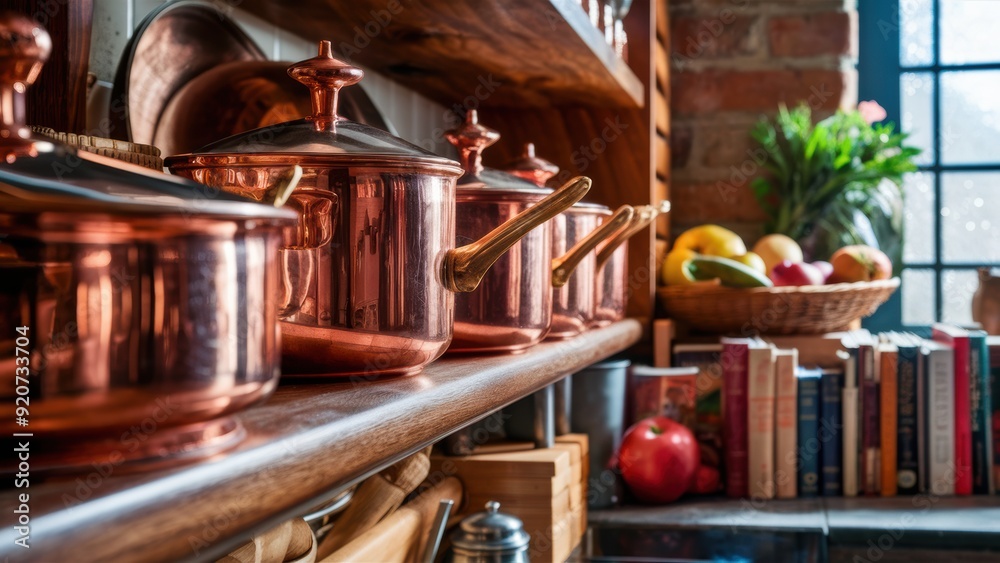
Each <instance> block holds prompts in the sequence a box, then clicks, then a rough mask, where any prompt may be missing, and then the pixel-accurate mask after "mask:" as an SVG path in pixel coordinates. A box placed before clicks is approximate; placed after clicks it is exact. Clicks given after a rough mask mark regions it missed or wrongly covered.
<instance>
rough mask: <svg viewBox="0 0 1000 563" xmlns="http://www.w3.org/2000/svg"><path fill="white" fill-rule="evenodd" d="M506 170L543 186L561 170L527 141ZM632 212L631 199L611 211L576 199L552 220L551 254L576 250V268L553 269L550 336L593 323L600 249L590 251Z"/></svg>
mask: <svg viewBox="0 0 1000 563" xmlns="http://www.w3.org/2000/svg"><path fill="white" fill-rule="evenodd" d="M506 170H507V172H509V173H510V174H513V175H515V176H518V177H519V178H523V179H525V180H527V181H529V182H532V183H533V184H535V185H537V186H539V187H542V186H544V185H545V183H546V182H548V180H549V179H550V178H552V176H554V175H555V174H557V173H558V172H559V167H558V166H556V165H555V164H553V163H551V162H549V161H547V160H545V159H543V158H539V157H538V156H537V155H536V154H535V145H534V144H533V143H527V144H525V146H524V151H523V152H522V154H521V156H520V157H519V158H518V159H516V160H514V161H513V162H511V163H509V164H508V165H507V167H506ZM633 215H634V210H633V209H632V207H631V206H628V205H625V206H622V207H621V208H619V209H618V210H617V211H616V212H615V214H614V215H612V213H611V210H610V209H609V208H608V207H607V206H604V205H596V204H592V203H584V202H578V203H576V204H575V205H574V206H573V207H571V208H569V209H567V210H566V211H564V212H563V213H561V214H559V215H558V216H557V217H556V218H555V219H553V220H552V254H553V255H554V256H562V255H563V254H564V253H569V254H568V255H569V256H576V259H577V261H578V263H577V264H576V268H575V270H567V269H566V268H565V267H562V268H561V269H557V270H554V271H553V284H552V285H553V289H552V292H553V293H552V324H551V328H550V330H549V333H548V335H547V336H546V338H548V339H553V340H554V339H563V338H571V337H573V336H576V335H578V334H580V333H582V332H583V331H585V330H587V328H589V327H590V326H591V325H592V324H593V323H594V321H595V316H596V311H595V303H596V297H595V294H596V292H597V291H598V288H597V287H596V286H597V284H598V281H599V280H598V279H597V272H596V253H595V252H591V251H592V250H594V248H596V247H597V246H598V245H600V244H601V243H603V242H604V241H605V239H606V238H608V237H610V236H611V235H613V234H615V233H616V232H617V231H618V230H620V229H621V228H624V227H625V225H626V224H627V223H630V222H631V221H632V218H633ZM578 248H583V249H584V251H583V253H577V252H575V251H576V250H577V249H578ZM571 249H572V251H571ZM557 262H562V260H560V259H557Z"/></svg>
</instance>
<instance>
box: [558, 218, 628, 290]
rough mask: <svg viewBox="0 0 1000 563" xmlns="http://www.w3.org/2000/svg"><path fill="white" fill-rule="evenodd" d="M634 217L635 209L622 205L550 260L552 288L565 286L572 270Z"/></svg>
mask: <svg viewBox="0 0 1000 563" xmlns="http://www.w3.org/2000/svg"><path fill="white" fill-rule="evenodd" d="M633 216H635V209H633V208H632V206H631V205H623V206H621V207H619V208H618V210H617V211H615V214H614V215H612V216H611V218H610V219H608V220H607V221H605V222H604V224H603V225H601V226H600V227H598V228H596V229H594V232H592V233H590V234H589V235H587V236H585V237H583V238H582V239H580V240H579V241H577V243H576V244H574V245H573V248H571V249H569V251H568V252H566V254H563V255H562V256H560V257H559V258H553V259H552V287H562V286H564V285H566V282H568V281H569V277H570V275H572V274H573V270H575V269H576V267H577V266H579V265H580V262H581V261H582V260H583V259H584V258H585V257H586V256H587V255H588V254H590V253H591V252H593V250H594V249H595V248H597V245H599V244H601V242H602V241H604V239H606V238H608V237H610V236H611V235H612V234H614V233H615V232H616V231H618V230H620V229H621V228H622V227H624V226H625V225H626V224H628V223H629V222H630V221H632V217H633Z"/></svg>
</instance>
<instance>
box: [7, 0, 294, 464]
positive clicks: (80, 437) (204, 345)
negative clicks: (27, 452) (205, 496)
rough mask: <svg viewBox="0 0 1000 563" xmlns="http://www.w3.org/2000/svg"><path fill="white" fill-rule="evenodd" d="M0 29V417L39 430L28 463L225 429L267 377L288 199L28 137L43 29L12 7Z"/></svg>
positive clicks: (195, 438)
mask: <svg viewBox="0 0 1000 563" xmlns="http://www.w3.org/2000/svg"><path fill="white" fill-rule="evenodd" d="M0 36H2V37H3V38H4V41H0V61H2V62H0V98H2V103H0V157H2V158H0V233H2V234H3V235H4V236H3V237H2V238H0V326H2V327H3V331H4V333H3V334H2V335H0V366H4V368H3V369H4V372H5V373H9V374H10V375H11V377H10V378H8V379H5V380H4V383H3V384H2V385H0V396H2V399H3V402H4V404H5V405H7V406H6V407H5V408H6V409H8V412H7V413H6V415H5V416H4V418H3V422H0V429H2V430H3V432H5V435H6V436H10V435H11V434H12V433H15V432H30V433H33V434H34V437H33V438H32V440H33V442H32V449H31V459H32V469H39V470H42V469H56V468H63V467H70V466H89V465H90V464H101V467H104V468H107V467H111V468H117V466H118V465H120V464H122V463H124V462H126V461H140V460H142V461H146V462H148V463H150V464H152V463H158V462H160V461H161V460H162V457H163V456H171V455H173V456H176V458H180V459H182V458H188V457H197V456H203V455H209V454H212V453H214V452H217V451H219V450H220V449H222V448H225V447H228V446H230V445H233V444H234V443H235V442H236V441H238V439H239V438H240V437H241V436H242V435H243V434H244V432H243V430H242V427H240V426H239V424H238V423H237V422H235V421H234V420H233V419H231V418H228V415H230V414H232V413H234V412H237V411H239V410H241V409H244V408H246V407H248V406H250V405H253V404H256V403H259V402H261V401H263V400H264V399H265V398H267V397H268V396H269V395H270V394H271V392H272V391H273V390H274V388H275V386H276V385H277V382H278V376H279V363H278V359H279V353H278V350H279V333H278V325H277V309H278V304H277V303H276V302H275V300H276V299H277V296H278V295H279V294H280V293H281V288H280V284H281V280H280V277H279V275H278V268H277V265H278V259H277V255H278V247H279V245H280V244H281V240H282V236H283V230H284V229H285V228H288V227H289V226H290V225H293V224H294V220H295V214H294V213H292V212H290V211H287V210H281V209H276V208H275V207H273V206H271V207H268V206H264V205H260V204H257V203H254V202H250V201H247V200H245V199H243V198H237V197H233V196H229V195H227V194H221V193H214V192H213V191H212V190H207V189H206V188H205V186H199V185H197V184H194V183H192V182H189V181H182V180H179V179H176V178H171V177H169V176H167V175H164V174H162V173H153V172H149V171H146V170H144V169H141V168H138V167H133V166H130V165H127V164H122V163H119V162H117V161H113V160H110V159H106V158H104V157H100V156H96V155H91V154H89V153H85V152H77V151H76V150H75V149H74V148H72V147H69V146H67V145H63V144H61V143H59V142H57V141H53V140H51V139H46V138H44V137H35V136H33V135H32V134H30V132H28V129H27V128H26V127H25V125H24V91H25V88H26V86H28V85H30V84H31V83H32V82H33V81H34V79H35V78H36V77H37V76H38V72H39V70H40V69H41V65H42V62H43V61H44V60H45V58H46V57H47V55H48V52H49V49H50V46H51V43H50V41H49V37H48V35H47V34H46V33H45V32H44V30H42V29H40V28H39V27H37V25H36V24H34V22H32V21H31V20H28V19H26V18H23V17H19V16H9V15H8V16H2V15H0ZM285 187H286V188H287V187H291V186H290V184H289V183H288V182H286V185H285ZM277 197H279V198H280V194H279V195H278V196H277ZM22 370H23V373H22ZM29 373H30V379H29V378H28V374H29ZM15 374H17V375H18V376H23V379H22V378H18V379H15V377H14V376H15ZM15 398H17V399H19V400H20V399H23V402H22V401H19V404H20V405H23V406H25V407H26V409H25V411H26V412H25V413H23V414H22V413H20V412H19V413H17V416H18V417H23V418H24V419H26V422H25V424H19V425H15ZM29 401H30V405H29ZM28 412H30V415H29V414H28ZM11 459H13V458H11ZM95 467H97V465H95Z"/></svg>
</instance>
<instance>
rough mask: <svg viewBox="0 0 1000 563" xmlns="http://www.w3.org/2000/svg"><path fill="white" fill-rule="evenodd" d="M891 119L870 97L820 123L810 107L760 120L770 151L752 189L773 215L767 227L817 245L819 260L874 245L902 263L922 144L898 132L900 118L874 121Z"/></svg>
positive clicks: (757, 132)
mask: <svg viewBox="0 0 1000 563" xmlns="http://www.w3.org/2000/svg"><path fill="white" fill-rule="evenodd" d="M884 118H885V110H883V109H882V108H881V107H879V106H878V104H876V103H875V102H862V103H861V104H859V108H858V109H857V110H852V111H837V113H835V114H834V115H832V116H830V117H828V118H826V119H824V120H822V121H820V122H818V123H816V124H815V125H814V124H813V122H812V112H811V111H810V109H809V107H808V106H806V105H804V104H803V105H800V106H799V107H797V108H795V109H792V110H789V109H788V108H786V107H785V106H780V108H779V111H778V114H777V115H776V116H775V117H774V118H773V119H767V118H765V119H762V120H761V121H760V122H759V123H757V125H756V126H755V127H754V128H753V130H752V131H751V137H752V138H753V139H754V140H755V141H756V142H757V143H759V144H760V145H761V146H762V147H763V148H764V150H765V151H766V152H767V162H766V163H765V164H764V165H763V167H764V168H765V169H766V171H767V174H766V175H764V176H762V177H758V178H756V179H754V181H753V183H752V184H751V187H752V189H753V192H754V196H755V197H756V198H757V201H758V202H759V203H760V205H761V207H762V208H763V210H764V212H765V213H766V214H767V216H768V218H769V219H768V221H767V223H766V225H765V229H766V230H767V232H769V233H783V234H786V235H788V236H790V237H792V238H793V239H796V240H798V241H800V242H804V243H806V244H804V245H803V246H804V250H809V248H808V247H809V246H810V245H811V246H812V247H813V249H812V250H813V252H811V253H810V254H812V256H811V258H812V259H820V258H822V259H825V258H827V256H826V255H824V254H827V253H828V252H829V251H832V250H835V249H836V248H839V247H840V246H845V245H847V244H868V245H873V242H874V243H875V244H874V245H875V246H881V247H882V250H883V251H885V252H886V253H887V254H889V256H890V257H892V258H893V262H896V263H898V261H899V257H900V254H901V246H902V245H901V239H902V213H901V206H902V190H901V184H902V181H903V175H904V174H905V173H907V172H912V171H914V170H916V169H917V167H916V165H915V164H914V162H913V157H915V156H916V155H917V154H919V153H920V149H917V148H914V147H910V146H905V145H904V144H903V143H904V141H905V140H906V137H907V135H906V134H903V133H896V132H894V131H893V124H892V123H887V124H880V123H874V122H875V121H880V120H881V119H884ZM886 180H888V182H886ZM873 238H874V241H873V240H872V239H873ZM880 243H881V244H880ZM887 247H888V248H887ZM897 247H898V248H897Z"/></svg>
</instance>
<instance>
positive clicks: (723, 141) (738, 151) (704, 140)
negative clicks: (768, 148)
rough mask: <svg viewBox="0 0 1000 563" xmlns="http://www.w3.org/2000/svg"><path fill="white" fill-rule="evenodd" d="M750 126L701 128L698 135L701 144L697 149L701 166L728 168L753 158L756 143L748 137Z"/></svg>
mask: <svg viewBox="0 0 1000 563" xmlns="http://www.w3.org/2000/svg"><path fill="white" fill-rule="evenodd" d="M751 127H752V125H747V126H745V127H740V128H736V129H709V130H703V131H702V132H701V135H700V139H701V141H700V142H701V145H702V146H701V147H700V151H698V152H699V154H701V158H700V161H701V164H702V166H706V167H710V168H712V167H719V168H728V167H729V166H731V165H739V164H740V163H741V162H742V161H744V160H747V159H748V158H753V154H752V153H753V150H754V149H756V148H757V144H756V143H755V142H754V141H753V139H751V138H750V128H751Z"/></svg>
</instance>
